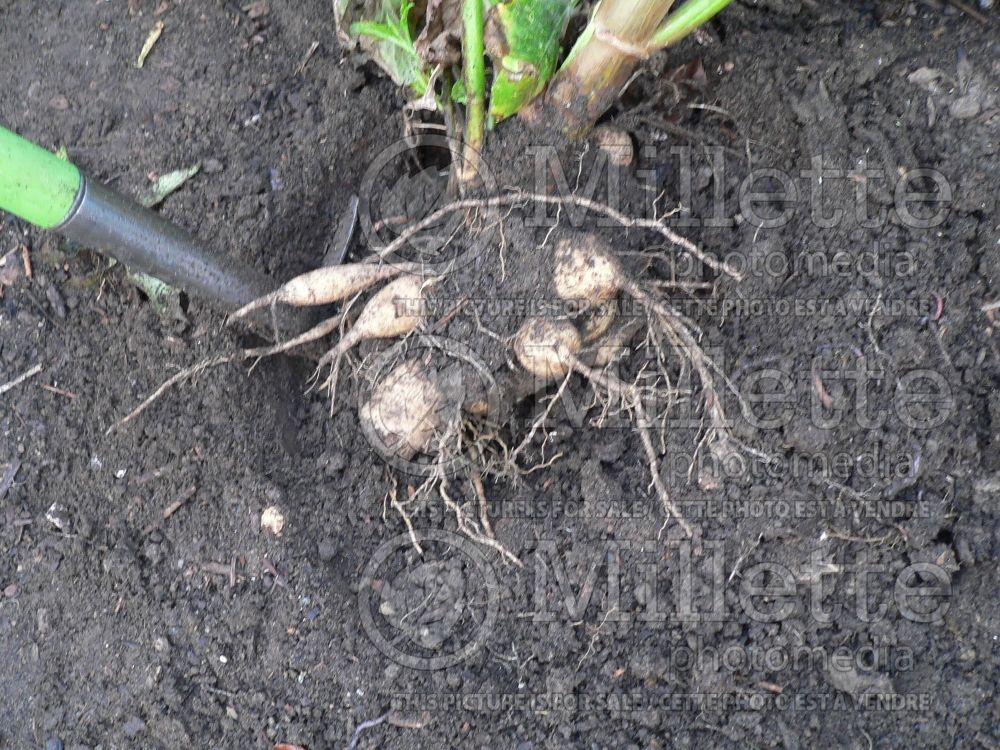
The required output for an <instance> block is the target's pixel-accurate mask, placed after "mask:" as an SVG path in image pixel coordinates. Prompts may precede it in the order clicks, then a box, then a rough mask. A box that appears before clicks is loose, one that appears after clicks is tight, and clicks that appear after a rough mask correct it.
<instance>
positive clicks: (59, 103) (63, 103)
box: [49, 94, 69, 112]
mask: <svg viewBox="0 0 1000 750" xmlns="http://www.w3.org/2000/svg"><path fill="white" fill-rule="evenodd" d="M49 106H50V107H52V109H57V110H59V111H60V112H65V111H66V110H67V109H69V99H67V98H66V97H65V96H63V95H62V94H56V95H55V96H53V97H52V98H51V99H49Z"/></svg>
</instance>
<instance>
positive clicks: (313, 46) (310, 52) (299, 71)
mask: <svg viewBox="0 0 1000 750" xmlns="http://www.w3.org/2000/svg"><path fill="white" fill-rule="evenodd" d="M318 49H319V42H313V43H312V44H310V45H309V49H308V50H306V54H305V57H303V58H302V62H300V63H299V67H297V68H296V69H295V75H297V76H300V75H302V73H303V72H304V71H305V69H306V65H308V64H309V60H310V59H312V56H313V55H314V54H315V53H316V50H318Z"/></svg>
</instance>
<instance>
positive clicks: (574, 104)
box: [548, 0, 731, 136]
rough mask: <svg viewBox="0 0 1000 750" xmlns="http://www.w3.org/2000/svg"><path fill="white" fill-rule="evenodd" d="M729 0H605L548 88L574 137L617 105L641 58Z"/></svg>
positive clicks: (685, 32) (675, 39)
mask: <svg viewBox="0 0 1000 750" xmlns="http://www.w3.org/2000/svg"><path fill="white" fill-rule="evenodd" d="M730 1H731V0H687V2H685V3H684V4H683V5H681V6H680V8H678V9H677V11H676V12H675V13H672V14H670V16H669V17H667V13H668V12H669V11H670V8H671V6H672V5H673V0H640V2H628V1H627V0H602V2H601V3H600V4H599V5H598V6H597V8H596V9H595V10H594V14H593V16H592V17H591V19H590V23H589V24H587V28H586V29H584V31H583V33H582V34H581V35H580V38H579V39H577V42H576V44H575V45H574V46H573V49H572V50H570V53H569V56H568V57H567V58H566V61H565V62H564V63H563V65H562V68H560V70H559V72H558V73H557V74H556V77H555V78H554V79H553V82H552V86H551V87H550V88H549V93H548V103H549V104H550V105H551V108H552V109H553V110H554V111H555V114H556V115H557V116H558V117H561V118H562V119H563V129H564V130H565V131H566V132H567V133H568V134H569V135H571V136H580V135H583V134H585V133H586V132H587V131H588V130H590V128H591V127H593V124H594V123H595V122H596V121H597V118H599V117H600V116H601V115H602V114H604V113H605V112H606V111H607V109H608V108H609V107H610V106H611V105H612V104H613V103H614V101H615V99H616V98H617V97H618V94H619V93H620V92H621V89H622V87H623V86H625V84H626V83H627V82H628V80H629V78H630V77H631V75H632V73H633V72H634V71H635V68H636V66H637V65H638V64H639V62H640V61H641V60H643V59H645V58H646V57H648V56H649V55H651V54H652V53H654V52H656V51H657V50H660V49H663V48H664V47H666V46H668V45H670V44H675V43H676V42H678V41H680V40H681V39H683V38H684V37H685V36H687V35H688V34H690V33H691V32H692V31H694V30H695V29H696V28H698V27H699V26H700V25H701V24H703V23H705V22H706V21H708V20H709V19H710V18H712V17H713V16H714V15H715V14H716V13H718V12H719V11H720V10H722V9H723V8H724V7H726V6H727V5H728V4H729V3H730Z"/></svg>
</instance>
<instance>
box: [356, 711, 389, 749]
mask: <svg viewBox="0 0 1000 750" xmlns="http://www.w3.org/2000/svg"><path fill="white" fill-rule="evenodd" d="M388 718H389V714H382V715H381V716H379V717H377V718H374V719H368V720H367V721H362V722H361V723H360V724H358V727H357V729H355V730H354V736H353V737H352V738H351V744H350V745H348V746H347V750H354V748H356V747H357V746H358V740H359V739H361V733H362V732H363V731H365V730H366V729H371V728H372V727H377V726H378V725H379V724H381V723H382V722H383V721H385V720H386V719H388Z"/></svg>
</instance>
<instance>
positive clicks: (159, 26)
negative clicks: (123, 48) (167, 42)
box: [135, 21, 166, 68]
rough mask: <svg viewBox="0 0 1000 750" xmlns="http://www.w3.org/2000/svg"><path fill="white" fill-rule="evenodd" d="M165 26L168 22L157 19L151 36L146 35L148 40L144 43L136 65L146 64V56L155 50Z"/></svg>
mask: <svg viewBox="0 0 1000 750" xmlns="http://www.w3.org/2000/svg"><path fill="white" fill-rule="evenodd" d="M165 26H166V24H164V23H163V21H157V22H156V23H155V24H153V29H152V30H151V31H150V32H149V36H147V37H146V42H145V43H144V44H143V45H142V51H141V52H139V59H138V60H136V61H135V67H137V68H141V67H142V66H143V65H144V64H145V62H146V58H147V57H149V53H150V52H152V51H153V45H154V44H156V41H157V40H158V39H159V38H160V34H162V33H163V29H164V28H165Z"/></svg>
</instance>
